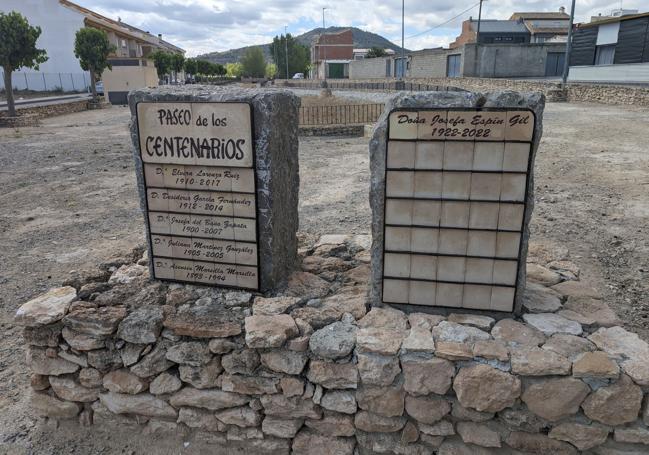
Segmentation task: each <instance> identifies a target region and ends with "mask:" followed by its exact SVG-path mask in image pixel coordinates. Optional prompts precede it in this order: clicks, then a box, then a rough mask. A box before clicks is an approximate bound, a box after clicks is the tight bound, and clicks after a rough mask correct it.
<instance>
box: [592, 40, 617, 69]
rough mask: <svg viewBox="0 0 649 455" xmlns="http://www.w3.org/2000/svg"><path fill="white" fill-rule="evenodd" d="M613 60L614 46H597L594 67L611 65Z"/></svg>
mask: <svg viewBox="0 0 649 455" xmlns="http://www.w3.org/2000/svg"><path fill="white" fill-rule="evenodd" d="M614 59H615V44H608V45H606V46H597V51H596V53H595V65H612V64H613V60H614Z"/></svg>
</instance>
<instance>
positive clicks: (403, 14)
mask: <svg viewBox="0 0 649 455" xmlns="http://www.w3.org/2000/svg"><path fill="white" fill-rule="evenodd" d="M405 17H406V0H401V73H400V74H399V80H403V77H404V75H405V74H406V57H405V55H406V48H405V44H404V43H405V33H404V30H405Z"/></svg>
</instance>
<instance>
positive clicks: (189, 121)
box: [137, 102, 253, 167]
mask: <svg viewBox="0 0 649 455" xmlns="http://www.w3.org/2000/svg"><path fill="white" fill-rule="evenodd" d="M137 117H138V131H139V136H140V150H141V154H142V161H144V162H145V163H174V164H187V165H205V166H232V167H252V164H253V151H252V147H253V144H252V122H251V116H250V105H248V104H247V103H177V102H174V103H139V104H138V105H137Z"/></svg>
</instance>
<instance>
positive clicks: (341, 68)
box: [311, 29, 354, 79]
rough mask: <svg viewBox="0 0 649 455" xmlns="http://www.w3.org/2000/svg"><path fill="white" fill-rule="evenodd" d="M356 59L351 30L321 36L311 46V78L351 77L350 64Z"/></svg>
mask: <svg viewBox="0 0 649 455" xmlns="http://www.w3.org/2000/svg"><path fill="white" fill-rule="evenodd" d="M353 59H354V38H353V36H352V31H351V29H346V30H343V31H340V32H338V33H325V34H321V35H319V36H318V37H317V38H316V39H315V40H314V41H313V44H312V45H311V65H312V69H311V77H312V78H313V79H324V78H325V65H324V63H325V61H326V67H327V68H326V77H327V78H331V79H342V78H347V77H349V62H350V61H351V60H353Z"/></svg>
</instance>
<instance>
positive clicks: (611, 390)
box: [582, 374, 642, 425]
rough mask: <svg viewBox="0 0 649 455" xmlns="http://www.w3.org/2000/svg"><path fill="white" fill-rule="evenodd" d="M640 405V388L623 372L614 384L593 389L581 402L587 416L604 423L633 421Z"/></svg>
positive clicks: (620, 423) (618, 423) (613, 423)
mask: <svg viewBox="0 0 649 455" xmlns="http://www.w3.org/2000/svg"><path fill="white" fill-rule="evenodd" d="M641 406H642V389H641V388H640V387H638V386H637V385H635V384H634V383H633V381H632V380H631V378H629V377H628V376H626V375H624V374H623V375H622V376H621V377H620V379H619V380H618V381H617V382H615V383H614V384H611V385H609V386H607V387H600V388H599V389H597V390H596V391H594V392H593V393H592V394H591V395H590V396H589V397H588V398H587V399H586V401H584V403H583V404H582V408H583V410H584V414H586V416H588V418H590V419H593V420H597V421H598V422H601V423H603V424H605V425H623V424H625V423H630V422H634V421H635V420H636V419H637V418H638V415H639V413H640V407H641Z"/></svg>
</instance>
